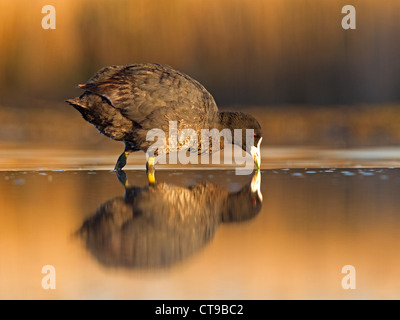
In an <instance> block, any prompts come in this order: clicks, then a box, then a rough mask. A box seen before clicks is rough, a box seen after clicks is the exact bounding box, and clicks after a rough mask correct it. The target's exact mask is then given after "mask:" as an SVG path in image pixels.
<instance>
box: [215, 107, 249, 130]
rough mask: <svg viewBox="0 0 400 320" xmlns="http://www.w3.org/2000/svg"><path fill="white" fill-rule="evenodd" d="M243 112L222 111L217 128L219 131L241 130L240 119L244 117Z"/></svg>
mask: <svg viewBox="0 0 400 320" xmlns="http://www.w3.org/2000/svg"><path fill="white" fill-rule="evenodd" d="M242 115H243V113H242V112H231V111H222V112H219V114H218V118H217V121H216V124H215V127H216V128H217V129H218V130H223V129H230V130H233V129H240V128H241V126H240V125H239V123H238V119H240V118H241V117H242Z"/></svg>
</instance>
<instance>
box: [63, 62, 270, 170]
mask: <svg viewBox="0 0 400 320" xmlns="http://www.w3.org/2000/svg"><path fill="white" fill-rule="evenodd" d="M79 87H80V88H81V89H83V90H85V91H84V92H83V94H82V95H81V96H80V97H77V98H74V99H70V100H67V101H66V102H68V103H69V104H71V105H72V106H73V107H74V108H75V109H77V110H78V111H79V112H80V113H81V114H82V116H83V118H84V119H85V120H87V121H88V122H90V123H91V124H93V125H94V126H95V127H96V128H97V129H98V130H99V131H100V132H101V133H103V134H104V135H106V136H107V137H110V138H111V139H114V140H117V141H123V142H124V143H125V150H124V152H123V153H122V154H121V155H120V157H119V158H118V161H117V163H116V165H115V170H121V169H122V168H123V167H124V166H125V165H126V161H127V157H128V155H129V153H131V152H133V151H138V150H143V151H144V152H147V151H148V150H149V147H150V146H151V145H152V144H153V143H154V142H153V141H148V140H147V139H146V137H147V134H148V132H149V131H150V130H152V129H155V128H157V129H161V130H162V131H163V132H165V134H166V137H169V128H170V127H169V125H170V121H176V123H177V132H178V134H179V132H181V131H182V130H184V129H192V130H194V132H195V133H196V134H197V135H198V137H200V136H201V130H202V129H209V130H210V129H213V128H215V129H218V130H219V131H221V130H223V129H228V130H229V131H230V132H232V133H233V132H234V131H233V130H234V129H242V133H243V137H242V141H243V143H242V142H241V141H240V147H241V148H242V149H243V150H245V151H246V152H248V153H250V154H251V155H252V156H253V158H254V161H255V163H256V166H257V168H259V163H260V150H259V149H260V143H261V139H262V137H261V135H262V133H261V127H260V125H259V123H258V122H257V120H256V119H255V118H254V117H253V116H251V115H249V114H246V113H243V112H220V111H219V110H218V107H217V105H216V103H215V101H214V98H213V97H212V95H211V94H210V93H209V92H208V91H207V90H206V89H205V88H204V87H203V86H202V85H201V84H200V83H199V82H197V81H196V80H194V79H192V78H191V77H189V76H188V75H186V74H184V73H182V72H179V71H176V70H174V69H173V68H171V67H169V66H166V65H160V64H155V63H144V64H131V65H120V66H110V67H105V68H103V69H101V70H99V71H98V72H97V73H96V74H95V75H94V76H93V77H92V78H91V79H89V80H88V82H87V83H86V84H81V85H79ZM246 129H253V130H254V145H255V146H256V147H254V146H247V145H246V137H245V132H246ZM231 136H232V137H233V136H234V135H233V134H232V135H231ZM199 140H200V139H199ZM229 143H232V144H235V143H237V142H236V141H233V139H231V141H229ZM165 144H166V145H165V149H164V152H165V153H166V154H168V153H169V152H170V149H171V146H170V144H169V142H168V139H167V141H166V143H165ZM237 144H239V143H237ZM184 146H186V147H187V144H186V143H185V141H178V145H177V148H178V150H180V149H181V148H183V147H184ZM219 147H220V148H223V145H222V144H221V145H220V146H219ZM213 148H214V146H213ZM213 148H211V147H209V148H208V151H211V152H213V151H214V149H213ZM197 150H198V153H199V154H200V153H201V151H200V147H198V148H197ZM197 150H196V151H197ZM156 155H157V154H156ZM153 165H154V157H150V158H149V160H148V162H147V168H149V167H150V168H152V167H153Z"/></svg>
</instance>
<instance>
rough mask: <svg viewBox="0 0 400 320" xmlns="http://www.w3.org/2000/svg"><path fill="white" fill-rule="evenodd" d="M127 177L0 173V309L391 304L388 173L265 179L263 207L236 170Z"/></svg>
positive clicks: (320, 172)
mask: <svg viewBox="0 0 400 320" xmlns="http://www.w3.org/2000/svg"><path fill="white" fill-rule="evenodd" d="M126 175H127V178H128V182H129V187H128V188H125V187H124V186H123V185H122V184H121V183H120V181H119V180H118V179H117V177H116V175H115V173H114V172H111V171H108V170H75V171H74V170H68V171H62V170H61V171H58V170H57V171H56V170H53V171H51V170H47V171H46V170H44V171H43V170H41V171H2V172H0V191H1V195H2V196H1V198H0V208H1V211H0V216H1V225H0V252H1V260H0V298H24V299H25V298H39V299H41V298H50V299H59V298H66V299H73V298H78V299H82V298H123V299H124V298H128V299H268V298H273V299H278V298H279V299H281V298H290V299H292V298H293V299H296V298H306V299H307V298H344V299H353V298H396V299H398V298H399V297H400V296H399V292H400V290H399V289H400V271H399V270H400V258H399V257H400V234H399V232H398V230H399V228H400V215H399V212H398V210H399V209H398V208H399V207H400V198H399V197H398V191H399V189H400V170H399V169H396V168H364V167H362V168H361V167H360V168H320V167H319V168H307V169H293V168H275V169H268V170H266V169H264V170H262V172H261V175H262V182H261V193H262V198H263V201H262V202H261V201H259V197H258V196H255V195H254V193H252V192H251V189H249V186H250V183H251V181H252V176H237V175H235V173H234V170H175V169H171V170H158V171H157V173H156V178H157V185H158V186H161V187H154V186H151V187H149V186H148V183H147V179H146V174H145V172H144V171H143V170H128V171H126ZM149 188H150V189H149ZM151 188H153V189H151ZM149 190H150V191H149ZM196 190H197V191H196ZM194 191H196V192H194ZM179 195H180V196H181V198H179V197H180V196H179ZM182 195H186V196H182ZM79 230H80V231H79ZM44 265H53V266H54V267H55V269H56V289H55V290H44V289H43V288H42V286H41V281H42V278H43V276H44V275H43V274H42V273H41V270H42V267H43V266H44ZM345 265H353V266H354V267H355V268H356V272H357V273H356V283H357V287H356V290H344V289H343V288H342V287H341V281H342V278H343V277H344V274H342V273H341V270H342V267H343V266H345Z"/></svg>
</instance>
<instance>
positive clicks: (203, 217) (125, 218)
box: [78, 171, 262, 269]
mask: <svg viewBox="0 0 400 320" xmlns="http://www.w3.org/2000/svg"><path fill="white" fill-rule="evenodd" d="M117 176H118V179H119V180H120V182H121V183H122V184H123V185H124V187H125V195H124V196H122V197H116V198H113V199H110V200H108V201H107V202H105V203H104V204H102V205H100V207H99V208H98V210H97V212H96V213H95V214H94V215H93V216H92V217H90V218H89V219H87V220H86V221H85V222H84V223H83V225H82V227H81V228H80V230H79V231H78V234H79V235H80V236H81V238H82V239H83V241H84V242H85V244H86V248H87V249H88V251H89V252H91V253H92V254H93V256H94V257H95V258H96V259H97V260H98V261H99V262H100V263H102V264H104V265H106V266H111V267H127V268H139V269H146V268H163V267H168V266H171V265H173V264H175V263H177V262H179V261H182V260H184V259H186V258H188V257H189V256H191V255H193V254H194V253H195V252H197V251H198V250H200V249H201V248H202V247H204V246H205V245H206V244H207V243H208V242H209V241H210V240H211V239H212V238H213V236H214V234H215V232H216V230H217V228H218V226H219V225H220V224H221V223H233V222H236V223H239V222H243V221H246V220H250V219H252V218H254V217H255V216H256V215H257V214H258V213H259V212H260V209H261V205H262V195H261V192H260V184H261V173H260V171H257V172H256V173H255V174H254V176H253V177H252V180H251V182H250V183H248V184H246V185H245V186H244V187H243V188H242V189H241V190H240V191H239V192H233V193H229V192H228V191H227V190H225V189H223V188H221V187H220V186H217V185H215V184H212V183H210V182H204V183H200V184H195V185H193V186H191V187H187V188H186V187H180V186H176V185H171V184H168V183H165V182H162V183H150V184H149V185H148V186H145V187H135V186H129V185H128V183H127V180H126V174H125V172H123V171H120V172H117Z"/></svg>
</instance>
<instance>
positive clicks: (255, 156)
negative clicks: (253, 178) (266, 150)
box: [250, 138, 262, 170]
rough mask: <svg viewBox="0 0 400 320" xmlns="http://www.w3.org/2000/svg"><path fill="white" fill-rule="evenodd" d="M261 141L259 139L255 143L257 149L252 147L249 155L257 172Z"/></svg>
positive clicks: (259, 165) (259, 162) (259, 164)
mask: <svg viewBox="0 0 400 320" xmlns="http://www.w3.org/2000/svg"><path fill="white" fill-rule="evenodd" d="M261 141H262V138H260V140H259V141H258V143H257V147H255V146H252V147H251V150H250V154H251V156H252V157H253V159H254V163H255V164H256V167H257V170H260V167H261V149H260V147H261Z"/></svg>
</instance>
